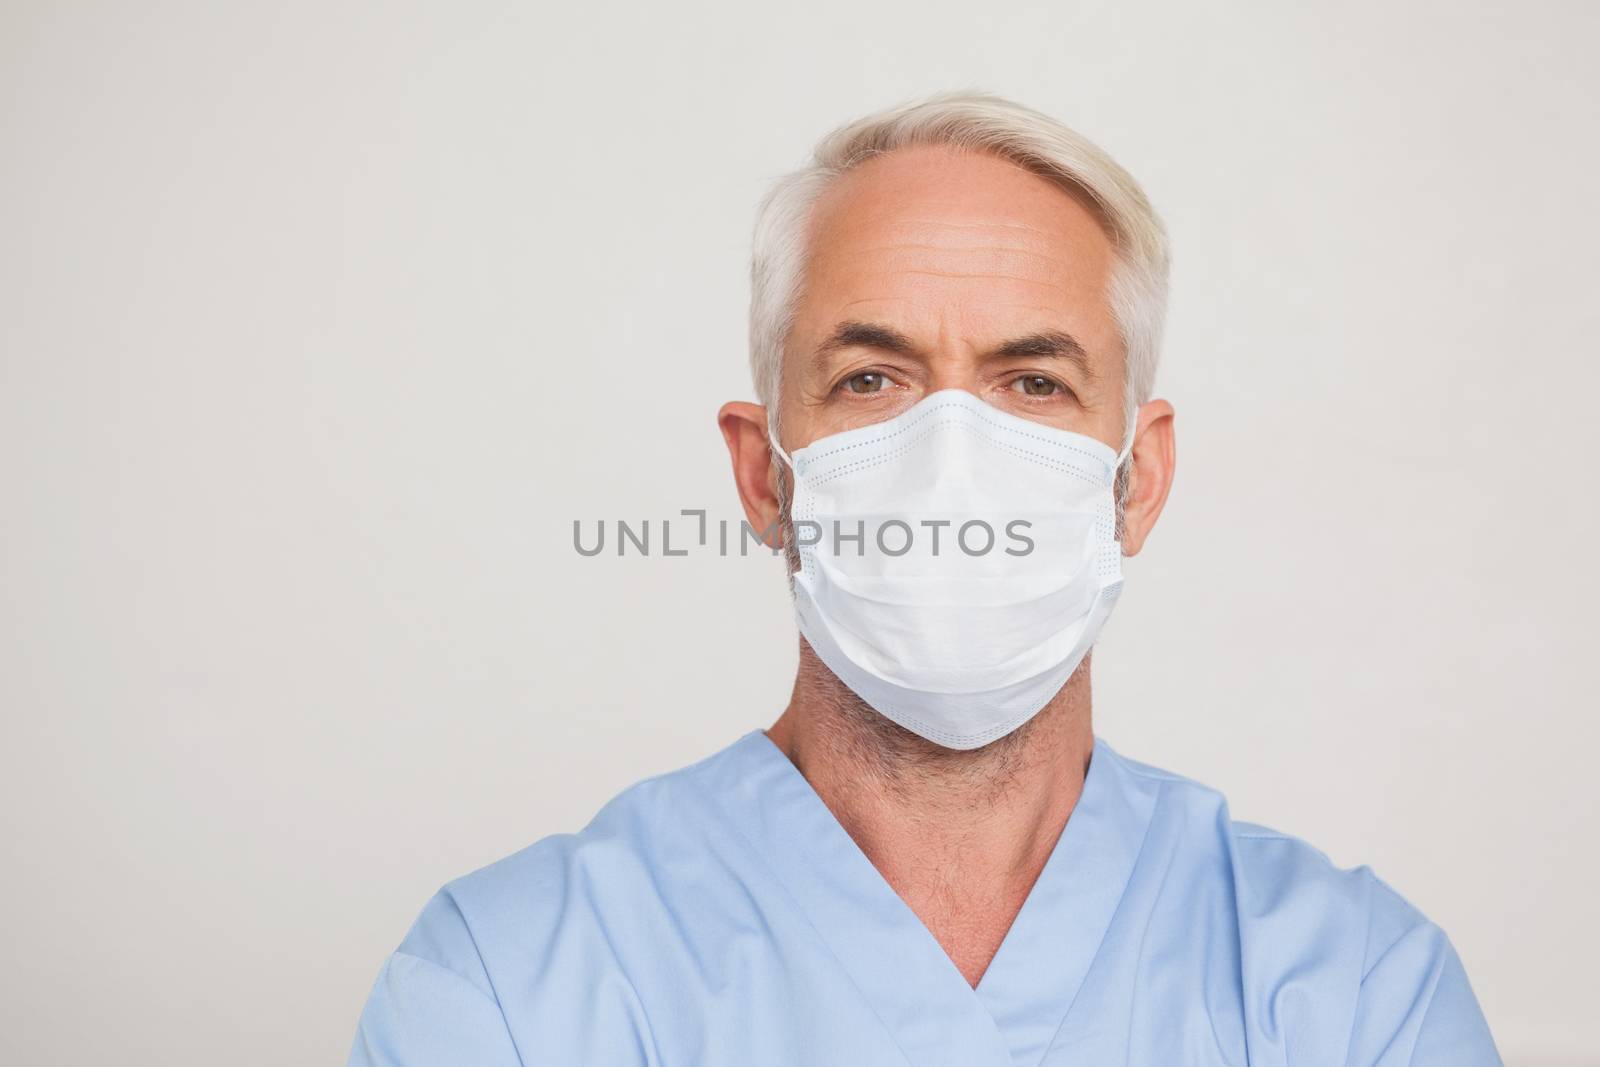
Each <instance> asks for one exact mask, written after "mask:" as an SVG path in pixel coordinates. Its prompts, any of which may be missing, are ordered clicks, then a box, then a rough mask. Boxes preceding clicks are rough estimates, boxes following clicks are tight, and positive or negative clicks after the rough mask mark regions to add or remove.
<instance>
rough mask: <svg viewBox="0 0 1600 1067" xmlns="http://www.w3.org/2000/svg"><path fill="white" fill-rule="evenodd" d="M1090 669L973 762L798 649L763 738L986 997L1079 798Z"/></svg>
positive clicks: (1087, 748) (971, 755) (1088, 735)
mask: <svg viewBox="0 0 1600 1067" xmlns="http://www.w3.org/2000/svg"><path fill="white" fill-rule="evenodd" d="M1089 704H1090V699H1089V661H1088V659H1087V658H1085V659H1084V662H1083V665H1082V666H1080V667H1079V668H1078V670H1077V671H1076V672H1074V673H1073V675H1072V677H1071V678H1070V679H1068V681H1067V684H1066V685H1064V686H1063V687H1062V688H1061V691H1060V692H1059V693H1057V694H1056V696H1055V697H1054V698H1053V699H1052V700H1051V701H1050V703H1049V704H1047V705H1046V706H1045V708H1044V710H1042V711H1040V712H1039V714H1038V715H1036V716H1034V717H1033V718H1032V719H1030V720H1029V721H1028V722H1027V723H1026V724H1024V725H1023V726H1022V727H1020V728H1019V729H1017V730H1015V731H1013V732H1012V733H1010V734H1008V735H1006V736H1005V737H1003V738H1001V739H1000V740H998V741H995V742H993V743H991V744H989V745H985V746H984V747H983V748H979V749H974V750H972V751H970V752H957V751H953V750H951V749H946V748H941V747H940V746H938V745H935V744H933V743H932V742H930V741H925V740H923V739H922V738H920V737H918V736H917V735H915V734H913V733H911V732H910V731H908V730H905V729H903V728H901V727H899V726H896V725H895V724H894V723H892V722H890V721H889V720H888V719H886V718H884V717H883V716H881V715H879V714H878V713H877V712H875V711H873V710H872V709H871V708H870V707H868V706H867V705H866V704H865V703H863V702H862V701H861V699H860V698H859V697H857V696H856V695H855V694H854V693H853V692H851V691H850V690H849V689H848V688H846V687H845V686H844V684H843V683H842V682H840V681H839V680H838V678H836V677H835V676H834V674H833V672H831V671H829V670H828V668H827V667H825V666H824V665H823V664H822V663H821V661H819V660H818V659H817V658H816V654H815V653H813V652H812V651H811V648H810V646H809V645H807V644H806V643H805V642H804V641H803V640H802V641H801V643H800V669H799V672H798V674H797V675H796V678H795V686H794V693H793V695H792V696H791V698H790V700H789V706H788V707H787V708H786V709H785V710H784V712H783V714H782V715H781V716H780V717H779V718H778V721H777V722H776V723H774V724H773V726H772V728H771V729H769V730H768V731H767V736H768V737H770V738H771V739H772V741H773V743H774V744H776V745H777V746H778V748H780V749H781V750H782V751H783V752H784V754H785V755H787V756H788V757H789V759H790V761H791V762H793V763H794V765H795V767H796V768H797V769H798V770H799V771H800V773H801V774H802V775H804V776H805V778H806V780H807V781H808V782H810V783H811V787H812V788H813V789H815V790H816V792H817V795H818V796H819V797H821V798H822V802H823V803H824V804H826V805H827V807H828V810H829V811H831V812H832V813H833V815H834V818H836V819H838V820H839V824H840V825H841V826H843V827H844V829H845V832H847V833H848V834H849V835H850V837H851V838H852V839H853V840H854V841H855V843H856V844H857V846H859V847H860V849H861V851H862V852H864V853H865V854H866V856H867V858H868V859H869V860H871V861H872V864H873V866H874V867H876V868H877V869H878V873H879V874H881V875H882V876H883V878H884V880H885V881H887V882H888V883H889V885H890V886H891V887H893V889H894V890H895V892H896V893H898V894H899V895H900V897H901V899H903V900H904V901H905V902H906V903H907V905H909V906H910V907H911V909H912V910H913V911H914V912H915V913H916V914H917V917H918V918H919V919H921V920H922V922H923V924H924V925H925V926H927V927H928V929H929V931H930V932H931V933H932V934H933V935H934V937H936V938H937V939H938V940H939V943H940V944H941V945H942V946H943V947H944V949H945V952H946V954H948V955H949V956H950V958H951V960H952V961H953V962H954V963H955V964H956V966H957V967H958V968H959V969H960V971H961V973H962V975H963V976H964V977H965V978H966V979H967V981H968V982H969V983H970V984H972V985H974V986H976V985H977V984H978V981H979V979H980V978H981V977H982V976H983V972H984V971H985V970H987V968H988V966H989V962H990V961H991V960H992V959H993V958H994V954H995V952H996V951H997V950H998V949H999V947H1000V942H1001V941H1002V940H1003V939H1004V937H1005V933H1006V931H1007V930H1009V929H1010V928H1011V923H1012V921H1013V920H1014V919H1015V918H1016V915H1017V912H1018V911H1020V910H1021V908H1022V904H1023V902H1024V901H1025V900H1026V899H1027V897H1028V892H1029V891H1030V890H1031V889H1032V888H1033V883H1034V882H1035V881H1036V880H1037V879H1038V877H1039V872H1040V870H1042V869H1043V868H1044V864H1045V861H1046V860H1047V859H1049V857H1050V851H1051V849H1053V848H1054V847H1055V843H1056V839H1057V838H1058V837H1060V835H1061V830H1062V828H1063V827H1064V826H1065V825H1066V823H1067V817H1068V816H1069V815H1071V814H1072V809H1073V807H1074V806H1075V805H1076V804H1077V801H1078V796H1079V794H1080V793H1081V792H1082V791H1083V780H1084V774H1085V772H1086V771H1087V769H1088V765H1089V756H1090V754H1091V752H1092V750H1093V748H1094V735H1093V731H1092V729H1091V727H1090V721H1089Z"/></svg>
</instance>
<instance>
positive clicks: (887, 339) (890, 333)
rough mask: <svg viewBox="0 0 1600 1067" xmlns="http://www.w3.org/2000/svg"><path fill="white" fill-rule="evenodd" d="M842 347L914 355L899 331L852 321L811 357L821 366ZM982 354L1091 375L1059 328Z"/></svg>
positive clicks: (1081, 353)
mask: <svg viewBox="0 0 1600 1067" xmlns="http://www.w3.org/2000/svg"><path fill="white" fill-rule="evenodd" d="M846 348H874V349H877V350H878V351H880V352H894V353H896V354H899V355H905V356H910V355H916V354H917V351H918V348H917V344H916V342H915V341H913V340H911V338H909V337H907V336H906V335H905V334H903V333H901V332H900V331H899V330H896V329H893V328H891V327H888V326H883V325H880V324H878V323H874V322H857V321H854V320H852V321H848V322H841V323H840V324H839V325H838V326H836V327H834V330H833V332H832V333H831V334H829V335H828V338H827V340H825V341H823V342H822V343H821V344H820V345H818V346H817V350H816V353H815V354H814V355H813V356H812V360H813V362H814V363H815V364H816V365H817V366H819V367H821V366H824V365H825V364H826V362H827V359H828V357H829V356H831V355H833V354H834V353H835V352H838V351H840V350H842V349H846ZM986 354H987V355H988V356H990V357H997V358H1000V359H1065V360H1067V361H1069V362H1070V363H1072V364H1073V365H1074V366H1076V367H1077V368H1078V370H1079V372H1080V373H1082V374H1083V375H1084V376H1085V377H1088V378H1093V377H1094V369H1093V368H1092V367H1091V366H1090V365H1089V353H1088V352H1086V351H1085V350H1084V347H1083V345H1081V344H1079V343H1078V339H1077V338H1076V337H1073V336H1072V335H1071V334H1070V333H1066V332H1065V331H1063V330H1042V331H1040V332H1038V333H1030V334H1027V335H1026V336H1023V337H1017V338H1013V339H1012V340H1010V341H1007V342H1005V343H1004V344H1002V345H1000V346H999V347H998V348H995V349H993V350H992V351H990V352H988V353H986Z"/></svg>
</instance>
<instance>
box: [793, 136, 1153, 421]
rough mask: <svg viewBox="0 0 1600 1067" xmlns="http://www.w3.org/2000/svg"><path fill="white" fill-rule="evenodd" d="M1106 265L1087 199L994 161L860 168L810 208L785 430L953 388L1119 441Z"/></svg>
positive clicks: (862, 415) (920, 161)
mask: <svg viewBox="0 0 1600 1067" xmlns="http://www.w3.org/2000/svg"><path fill="white" fill-rule="evenodd" d="M1113 265H1114V259H1113V249H1112V245H1111V241H1110V239H1109V238H1108V237H1107V236H1106V234H1105V232H1104V231H1103V230H1102V229H1101V227H1100V224H1099V222H1098V221H1097V220H1096V218H1095V216H1094V214H1093V213H1092V211H1091V210H1090V209H1089V208H1087V207H1086V206H1084V204H1083V203H1080V202H1079V200H1078V199H1077V198H1075V197H1073V196H1072V195H1070V194H1068V193H1066V192H1064V191H1063V190H1062V189H1061V188H1060V187H1059V186H1057V185H1054V184H1052V183H1051V182H1049V181H1047V180H1046V179H1044V178H1041V177H1039V176H1037V175H1035V174H1032V173H1030V172H1028V171H1025V170H1023V169H1021V168H1020V167H1018V166H1016V165H1015V164H1012V163H1009V162H1006V161H1005V160H1001V159H998V158H996V157H993V156H989V155H983V154H976V153H958V152H955V151H952V150H949V149H945V148H909V149H903V150H900V151H895V152H891V153H889V154H887V155H885V156H882V157H879V158H878V159H875V160H872V161H870V162H867V163H865V164H862V165H861V166H858V167H856V168H855V169H853V170H852V171H850V172H849V173H847V174H846V175H845V176H844V177H843V178H841V179H840V180H839V181H838V182H837V183H835V184H834V185H833V186H832V187H831V188H830V189H829V190H828V192H827V193H826V194H825V195H824V196H823V197H822V199H821V200H820V201H819V203H818V204H817V206H816V210H815V212H814V214H813V216H812V224H811V230H810V245H809V257H808V264H807V271H806V274H805V279H804V285H803V289H802V295H801V299H800V303H799V306H798V308H797V309H796V315H795V319H794V324H793V327H792V330H791V332H790V335H789V343H788V346H787V355H786V358H785V362H784V367H783V384H782V392H781V402H780V410H779V425H780V433H781V435H782V442H783V444H784V445H785V447H786V448H788V449H789V450H790V451H793V450H795V449H797V448H801V447H803V446H805V445H807V444H809V443H810V442H812V441H815V440H817V439H818V438H821V437H824V436H827V435H828V434H832V433H838V432H840V431H842V430H849V429H853V428H855V427H858V426H864V425H867V424H870V423H874V422H881V421H882V420H884V419H888V418H892V417H894V416H895V415H897V414H899V413H900V412H902V411H905V410H906V409H907V408H909V407H911V406H912V405H913V404H915V403H916V402H917V401H918V400H920V399H922V398H923V397H925V396H927V395H928V394H929V393H932V392H935V391H937V390H940V389H952V388H954V389H964V390H967V391H968V392H971V393H973V394H975V395H976V396H978V397H979V398H981V399H983V400H984V401H986V402H988V403H990V404H992V405H994V406H995V407H998V408H1002V409H1004V410H1006V411H1009V412H1011V413H1013V414H1015V415H1019V416H1021V417H1023V418H1027V419H1032V420H1034V421H1037V422H1042V423H1046V424H1049V425H1051V426H1056V427H1059V428H1061V429H1065V430H1073V431H1076V432H1078V433H1082V434H1087V435H1089V436H1092V437H1095V438H1098V439H1099V440H1101V441H1103V442H1105V443H1106V444H1107V445H1109V446H1110V447H1112V448H1113V449H1116V448H1120V447H1121V444H1122V440H1121V438H1122V434H1123V407H1122V397H1123V377H1124V370H1123V346H1122V342H1121V340H1120V338H1119V336H1118V333H1117V328H1116V323H1115V320H1114V318H1113V316H1112V312H1111V305H1110V300H1109V292H1110V281H1111V274H1112V269H1113Z"/></svg>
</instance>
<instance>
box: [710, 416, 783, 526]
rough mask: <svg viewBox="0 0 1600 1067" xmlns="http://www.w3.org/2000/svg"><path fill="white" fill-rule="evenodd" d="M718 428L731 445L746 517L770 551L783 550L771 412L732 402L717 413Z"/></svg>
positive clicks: (735, 481)
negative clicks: (769, 433)
mask: <svg viewBox="0 0 1600 1067" xmlns="http://www.w3.org/2000/svg"><path fill="white" fill-rule="evenodd" d="M717 426H718V427H719V428H720V429H721V430H722V439H723V440H724V441H726V442H727V443H728V456H729V458H730V459H732V460H733V483H734V485H735V486H736V487H737V488H738V490H739V502H740V503H741V504H743V505H744V515H745V518H746V519H748V520H749V521H750V525H751V526H752V527H754V528H755V529H756V530H757V531H759V532H760V533H761V534H762V541H763V542H764V543H765V544H766V546H767V547H768V548H780V547H782V545H783V534H782V531H780V530H779V529H778V483H777V472H776V471H775V470H774V469H773V459H772V450H771V448H770V446H769V445H768V443H767V409H766V408H764V407H762V406H761V405H760V404H745V403H742V402H740V401H737V400H735V401H732V402H730V403H727V404H724V405H722V410H721V411H719V412H717Z"/></svg>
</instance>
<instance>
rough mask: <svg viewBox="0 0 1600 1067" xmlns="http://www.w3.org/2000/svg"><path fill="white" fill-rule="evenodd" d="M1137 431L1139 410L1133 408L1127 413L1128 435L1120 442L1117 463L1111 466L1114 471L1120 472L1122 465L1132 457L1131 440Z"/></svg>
mask: <svg viewBox="0 0 1600 1067" xmlns="http://www.w3.org/2000/svg"><path fill="white" fill-rule="evenodd" d="M1138 429H1139V409H1138V408H1135V409H1134V410H1133V411H1130V412H1129V413H1128V434H1127V437H1126V438H1125V439H1124V440H1123V442H1122V451H1120V452H1118V453H1117V461H1116V463H1115V464H1113V468H1114V469H1115V470H1118V471H1120V470H1121V469H1122V465H1123V464H1124V463H1126V462H1128V460H1129V459H1130V458H1131V457H1132V456H1133V439H1134V436H1135V433H1136V431H1137V430H1138Z"/></svg>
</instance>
